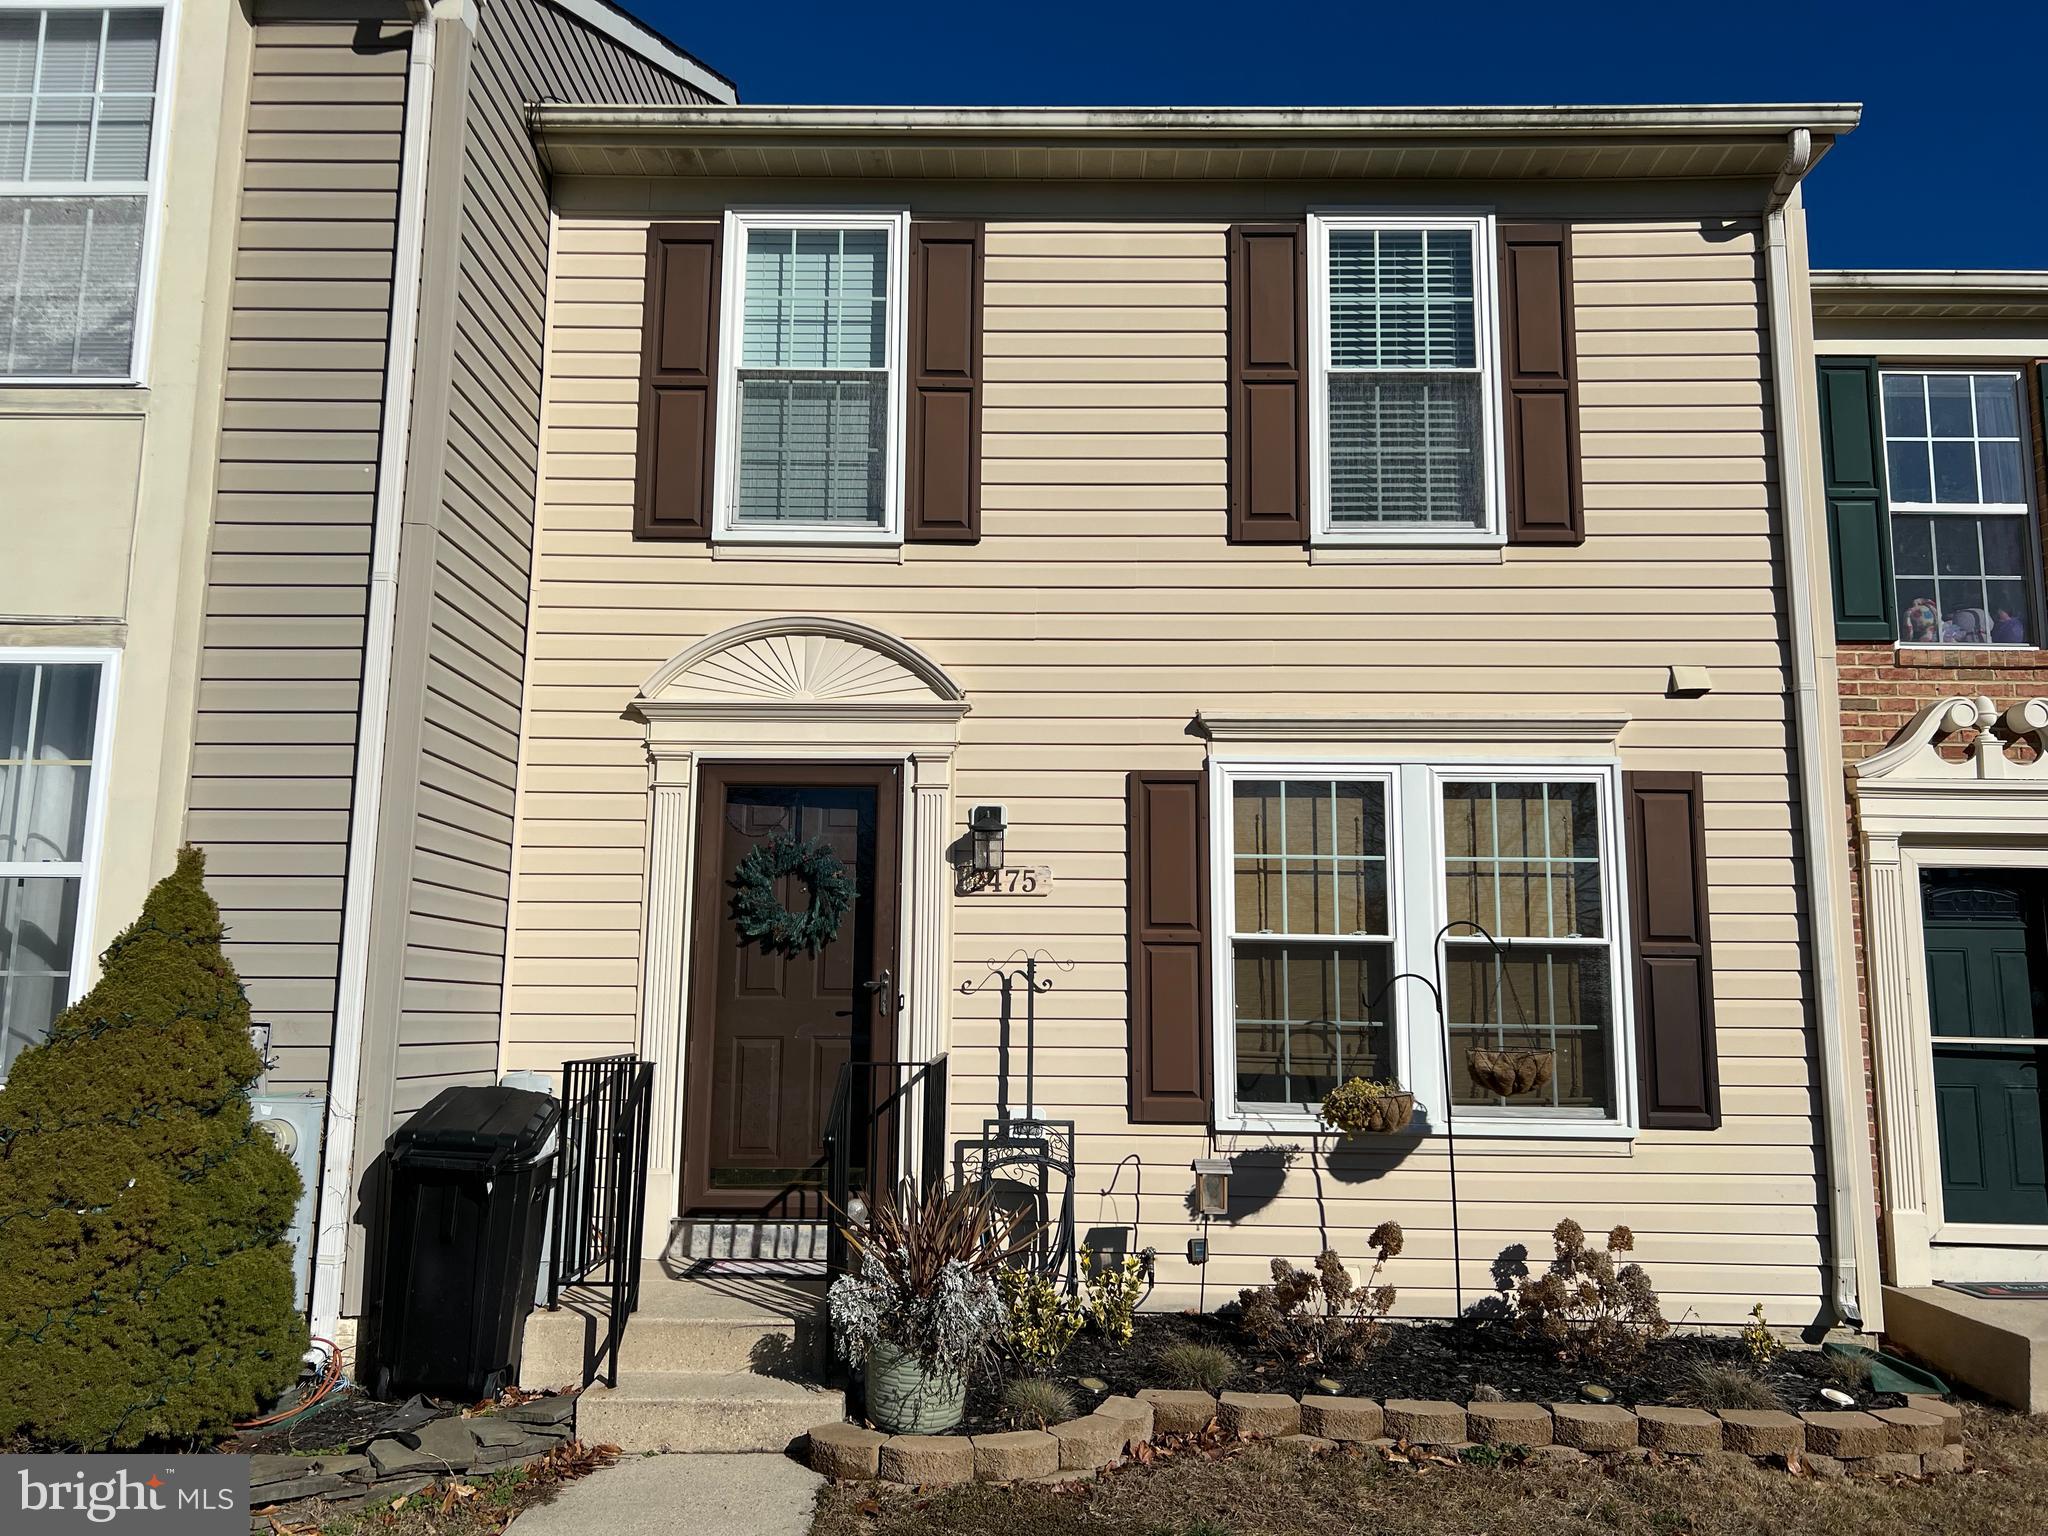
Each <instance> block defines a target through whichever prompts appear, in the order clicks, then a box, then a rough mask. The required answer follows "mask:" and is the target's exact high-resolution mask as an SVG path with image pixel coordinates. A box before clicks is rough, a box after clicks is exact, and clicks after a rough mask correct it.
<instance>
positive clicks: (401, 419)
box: [307, 0, 476, 1364]
mask: <svg viewBox="0 0 2048 1536" xmlns="http://www.w3.org/2000/svg"><path fill="white" fill-rule="evenodd" d="M407 8H408V10H409V11H410V13H411V15H412V17H413V23H412V46H411V49H410V55H409V59H408V62H407V66H406V74H407V79H406V86H405V126H404V129H403V132H402V135H401V138H400V141H399V198H398V226H397V233H396V245H395V248H394V250H393V253H392V257H393V267H392V283H391V317H390V325H391V329H390V342H389V344H388V345H387V347H386V348H385V353H384V403H383V410H382V414H381V417H380V419H379V422H378V434H377V479H376V494H375V500H374V502H373V503H372V505H373V507H374V511H373V517H374V525H373V531H372V533H371V536H370V581H369V605H368V616H367V619H366V621H365V624H364V634H363V689H362V700H361V703H360V705H359V707H358V711H357V720H356V760H355V794H354V799H353V804H352V805H351V806H350V810H349V823H348V861H347V866H346V870H347V873H346V884H345V887H344V894H343V898H342V914H341V965H340V974H339V977H338V978H337V985H336V992H335V1007H334V1036H333V1040H332V1042H331V1044H330V1049H329V1055H328V1069H327V1135H326V1140H325V1143H324V1145H323V1147H322V1149H321V1157H320V1197H319V1207H318V1214H317V1217H316V1220H315V1223H314V1228H313V1287H312V1292H313V1294H312V1312H313V1316H312V1324H313V1328H312V1331H313V1337H314V1339H315V1340H316V1343H315V1345H314V1348H313V1350H311V1351H309V1352H308V1356H307V1358H308V1359H309V1360H313V1361H315V1363H316V1364H317V1363H324V1358H325V1353H326V1349H327V1348H331V1347H332V1346H331V1345H330V1344H328V1342H327V1341H329V1340H332V1339H333V1337H334V1335H335V1333H336V1331H337V1325H338V1324H339V1322H340V1320H341V1303H342V1284H343V1277H344V1275H345V1273H346V1268H347V1264H348V1236H349V1213H350V1211H351V1210H353V1209H354V1206H355V1161H356V1101H357V1093H358V1090H359V1089H360V1087H361V1080H362V1061H363V1021H364V1014H365V1002H366V999H367V996H368V990H369V988H368V982H369V962H370V895H371V890H372V888H373V886H374V885H375V883H376V882H375V876H376V868H377V826H378V822H379V819H380V818H379V811H380V808H381V806H382V802H383V791H384V741H385V735H386V727H387V723H388V720H389V717H390V705H391V648H392V636H393V634H394V632H395V629H396V626H397V615H398V549H399V534H400V531H401V529H402V527H403V523H404V519H403V516H402V513H403V510H404V505H405V456H406V445H407V441H408V439H409V438H410V436H411V426H412V372H413V354H414V352H415V350H416V348H417V345H418V340H419V307H420V272H421V265H422V236H423V233H424V231H425V228H426V203H427V147H428V138H429V132H428V130H429V125H430V124H431V122H432V120H433V105H434V54H435V29H436V27H437V26H439V25H440V24H441V23H442V22H444V21H452V20H458V19H459V20H461V21H463V22H464V23H465V24H467V25H469V26H472V27H473V26H474V25H475V24H476V10H475V7H474V5H473V4H472V3H471V0H431V3H429V0H410V3H409V4H408V7H407ZM323 1346H325V1347H323Z"/></svg>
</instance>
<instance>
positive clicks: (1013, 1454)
mask: <svg viewBox="0 0 2048 1536" xmlns="http://www.w3.org/2000/svg"><path fill="white" fill-rule="evenodd" d="M1059 1470H1060V1443H1059V1441H1058V1440H1056V1439H1054V1438H1053V1437H1052V1436H1051V1435H1049V1434H1046V1433H1045V1432H1044V1431H1043V1430H1038V1429H1013V1430H1011V1431H1010V1432H1009V1433H1007V1434H1001V1435H976V1436H975V1437H974V1476H975V1479H976V1480H977V1481H978V1482H984V1483H1007V1482H1010V1481H1012V1480H1013V1479H1015V1478H1019V1477H1043V1476H1044V1475H1045V1474H1046V1473H1048V1472H1057V1471H1059Z"/></svg>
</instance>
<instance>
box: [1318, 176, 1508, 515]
mask: <svg viewBox="0 0 2048 1536" xmlns="http://www.w3.org/2000/svg"><path fill="white" fill-rule="evenodd" d="M1339 229H1381V230H1384V229H1414V230H1458V231H1463V232H1465V233H1468V234H1469V235H1470V236H1471V238H1472V246H1473V250H1472V305H1473V317H1472V320H1473V337H1474V341H1475V344H1476V347H1477V352H1476V357H1477V367H1476V369H1475V370H1474V371H1475V372H1476V373H1477V374H1478V376H1479V413H1480V418H1479V419H1480V431H1479V438H1480V443H1479V446H1480V455H1481V469H1480V484H1481V486H1482V487H1483V490H1484V494H1485V517H1484V520H1483V522H1482V524H1481V526H1479V527H1476V528H1444V527H1428V528H1422V527H1411V528H1398V527H1396V528H1370V529H1360V528H1338V527H1335V526H1334V525H1333V524H1332V522H1331V520H1330V234H1331V231H1333V230H1339ZM1499 269H1500V258H1499V246H1498V241H1497V239H1496V236H1495V224H1494V215H1493V213H1492V212H1491V210H1487V209H1444V210H1441V211H1414V212H1398V213H1396V212H1373V211H1367V210H1350V209H1335V208H1331V209H1321V210H1315V209H1312V210H1310V212H1309V216H1308V289H1309V338H1308V345H1309V423H1310V425H1309V449H1308V453H1309V502H1310V529H1311V535H1310V543H1311V545H1314V546H1322V547H1326V548H1340V547H1343V546H1347V545H1348V546H1373V545H1379V546H1382V547H1392V548H1399V547H1402V546H1409V547H1417V546H1421V547H1431V546H1434V547H1438V548H1444V547H1455V546H1459V545H1467V546H1470V545H1479V546H1486V545H1504V544H1506V543H1507V526H1506V505H1507V496H1506V487H1505V484H1504V480H1505V476H1504V473H1503V466H1504V465H1505V464H1506V462H1507V459H1506V447H1505V443H1504V441H1503V438H1502V426H1501V401H1500V393H1501V368H1500V270H1499ZM1446 371H1447V370H1446Z"/></svg>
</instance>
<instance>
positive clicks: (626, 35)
mask: <svg viewBox="0 0 2048 1536" xmlns="http://www.w3.org/2000/svg"><path fill="white" fill-rule="evenodd" d="M548 3H549V4H550V5H553V6H555V7H557V8H558V9H560V10H563V11H566V12H567V13H568V14H569V15H571V16H573V17H575V18H576V19H577V20H578V21H580V22H582V23H583V25H585V26H586V27H589V28H590V29H591V30H592V31H593V32H600V33H602V34H603V35H604V36H606V37H608V38H610V39H611V40H612V41H613V42H615V43H617V44H618V45H619V46H620V47H622V48H625V49H627V50H629V51H630V52H633V53H637V54H639V55H640V57H641V58H643V59H645V60H647V62H648V63H650V64H652V65H654V66H655V67H656V68H657V69H659V70H661V71H662V72H663V73H664V74H669V75H673V76H675V78H676V79H678V80H680V81H682V82H683V84H685V85H687V86H689V87H691V88H692V89H693V90H699V91H702V92H703V93H704V94H705V95H707V96H710V97H712V98H713V99H714V100H716V101H717V102H719V103H720V104H721V105H724V106H736V105H738V103H739V99H740V91H739V87H738V86H737V85H735V84H734V83H733V82H732V81H731V80H728V79H727V78H726V77H725V76H724V75H721V74H720V73H719V72H718V71H717V70H715V69H713V68H712V67H711V66H710V65H709V64H706V63H705V62H704V61H703V60H702V59H700V58H698V57H696V56H695V55H694V54H692V53H690V52H689V51H688V50H687V49H685V48H684V47H682V45H681V44H679V43H677V42H675V41H673V40H672V39H670V38H667V37H664V36H663V35H662V34H661V33H659V32H657V31H655V30H654V28H652V27H650V26H649V25H648V24H647V23H646V22H644V21H642V20H641V19H640V18H639V17H638V16H635V15H634V14H633V13H632V12H631V11H628V10H627V9H625V7H623V6H620V5H617V4H614V3H613V0H548Z"/></svg>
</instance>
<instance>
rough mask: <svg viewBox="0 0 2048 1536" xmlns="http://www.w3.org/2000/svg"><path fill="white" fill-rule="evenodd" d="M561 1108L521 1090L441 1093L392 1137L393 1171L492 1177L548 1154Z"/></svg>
mask: <svg viewBox="0 0 2048 1536" xmlns="http://www.w3.org/2000/svg"><path fill="white" fill-rule="evenodd" d="M561 1113H562V1106H561V1104H560V1103H559V1102H557V1101H556V1100H554V1099H551V1098H549V1097H548V1096H547V1095H546V1094H544V1093H534V1092H533V1091H531V1090H530V1089H526V1088H484V1087H471V1088H443V1089H442V1090H441V1091H440V1092H439V1093H437V1094H435V1095H434V1097H433V1098H431V1099H429V1100H428V1101H427V1103H426V1105H425V1107H423V1108H422V1109H421V1110H420V1111H419V1112H418V1113H417V1114H415V1115H414V1116H413V1117H412V1118H411V1119H410V1120H408V1121H406V1122H405V1124H404V1125H402V1126H400V1127H399V1128H398V1129H397V1130H396V1131H395V1132H393V1133H392V1137H391V1165H392V1166H393V1167H394V1168H449V1169H455V1170H458V1171H468V1172H472V1173H480V1174H494V1173H496V1172H498V1171H499V1170H500V1169H502V1168H507V1167H513V1166H518V1165H523V1164H525V1163H530V1162H533V1161H535V1160H536V1159H537V1158H539V1157H540V1155H541V1154H542V1153H543V1152H545V1151H546V1150H547V1147H548V1142H549V1138H550V1136H551V1135H552V1133H553V1131H554V1128H555V1121H556V1120H558V1119H559V1118H560V1117H561Z"/></svg>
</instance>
